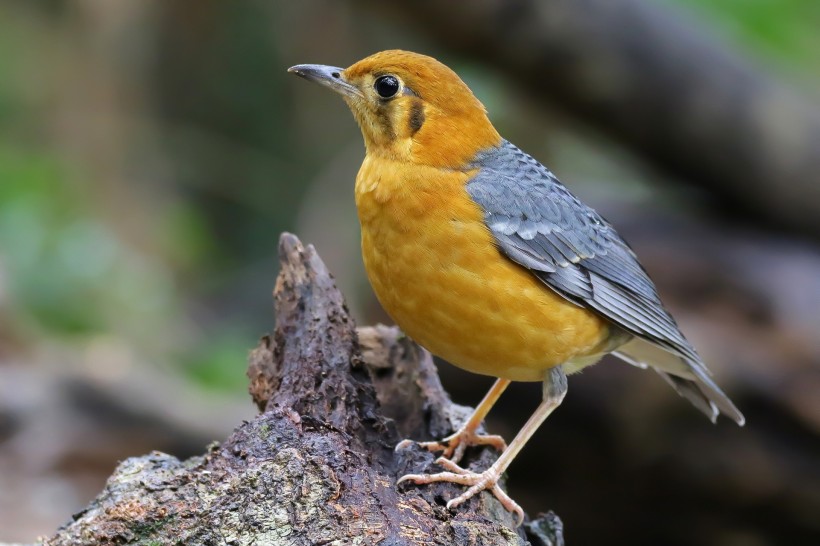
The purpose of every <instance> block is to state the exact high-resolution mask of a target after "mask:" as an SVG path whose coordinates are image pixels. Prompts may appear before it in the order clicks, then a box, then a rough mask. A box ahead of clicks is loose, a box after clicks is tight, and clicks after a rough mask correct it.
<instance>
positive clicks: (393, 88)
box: [373, 76, 399, 99]
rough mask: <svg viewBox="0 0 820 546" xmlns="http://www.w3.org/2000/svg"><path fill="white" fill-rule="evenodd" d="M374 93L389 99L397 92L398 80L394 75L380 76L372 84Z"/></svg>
mask: <svg viewBox="0 0 820 546" xmlns="http://www.w3.org/2000/svg"><path fill="white" fill-rule="evenodd" d="M373 87H375V88H376V93H378V94H379V96H380V97H382V98H383V99H389V98H390V97H392V96H393V95H395V94H396V93H398V92H399V80H398V79H396V77H395V76H382V77H380V78H378V79H377V80H376V83H374V84H373Z"/></svg>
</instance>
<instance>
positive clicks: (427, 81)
mask: <svg viewBox="0 0 820 546" xmlns="http://www.w3.org/2000/svg"><path fill="white" fill-rule="evenodd" d="M288 72H292V73H294V74H297V75H299V76H302V77H303V78H305V79H308V80H311V81H314V82H316V83H319V84H322V85H324V86H326V87H329V88H330V89H332V90H333V91H336V92H337V93H339V94H340V95H342V97H343V98H344V100H345V102H347V104H348V106H349V107H350V109H351V110H352V111H353V115H354V116H355V118H356V121H357V122H358V124H359V127H361V130H362V135H363V136H364V142H365V148H366V149H367V153H368V154H374V155H379V156H382V157H387V158H390V159H395V160H398V161H409V162H413V163H418V164H424V165H430V166H434V167H442V168H452V169H458V168H460V167H462V166H463V165H465V164H466V163H467V162H468V161H469V160H470V159H471V158H473V157H474V156H475V154H476V153H477V152H478V151H480V150H483V149H486V148H489V147H490V146H495V145H498V143H499V142H500V141H501V137H500V136H499V135H498V132H496V130H495V128H493V126H492V124H491V123H490V120H489V119H488V118H487V112H486V110H485V109H484V105H482V104H481V102H479V100H478V99H477V98H475V96H474V95H473V93H472V92H471V91H470V88H469V87H467V85H466V84H465V83H464V82H463V81H461V78H459V77H458V76H457V75H456V73H455V72H453V71H452V70H450V69H449V68H448V67H446V66H445V65H443V64H442V63H440V62H438V61H437V60H435V59H433V58H432V57H428V56H426V55H420V54H418V53H411V52H409V51H401V50H389V51H382V52H380V53H376V54H374V55H371V56H370V57H367V58H365V59H362V60H361V61H359V62H357V63H355V64H353V65H351V66H349V67H348V68H344V69H342V68H336V67H332V66H324V65H315V64H302V65H297V66H293V67H291V68H290V69H288Z"/></svg>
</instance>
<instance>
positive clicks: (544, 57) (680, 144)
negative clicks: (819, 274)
mask: <svg viewBox="0 0 820 546" xmlns="http://www.w3.org/2000/svg"><path fill="white" fill-rule="evenodd" d="M358 3H359V4H362V5H365V6H368V7H373V8H378V9H382V10H390V11H392V13H393V14H394V15H395V16H396V17H397V18H400V19H401V20H403V21H413V22H415V23H416V24H417V26H418V28H420V29H422V30H423V31H425V32H426V33H427V34H429V35H430V36H432V37H433V38H435V39H436V40H437V41H439V42H441V43H442V44H444V45H446V46H447V47H450V48H452V49H454V50H456V51H460V52H462V53H465V54H469V55H470V56H475V57H477V58H480V59H482V61H486V62H489V63H491V64H492V65H494V66H496V67H497V68H498V69H499V70H501V71H502V72H503V73H505V74H508V75H509V76H510V77H512V78H513V79H515V80H516V81H518V82H519V83H521V84H522V85H524V86H526V88H527V89H528V90H529V91H530V92H531V93H532V94H533V95H538V96H541V97H543V98H544V99H549V100H551V101H555V102H556V103H557V104H558V105H560V106H561V107H562V108H565V109H566V110H568V111H569V112H572V113H573V114H574V115H576V116H578V117H579V118H581V119H583V120H586V121H587V122H589V123H591V124H592V125H594V126H596V127H599V128H601V129H603V130H605V131H606V132H607V133H609V134H610V135H612V136H613V137H614V138H616V139H617V140H619V141H621V142H623V143H624V144H626V145H628V146H630V147H631V148H632V149H634V150H635V151H636V152H637V153H638V154H639V155H641V156H642V157H643V158H644V159H646V160H647V161H649V162H650V163H652V164H654V165H657V166H659V167H662V168H663V169H665V170H667V171H668V172H670V173H671V174H673V175H676V176H678V177H680V178H682V179H684V180H685V181H686V182H687V183H691V184H694V185H697V186H700V187H702V188H703V189H705V190H707V191H708V192H709V193H710V194H712V195H713V196H714V197H716V198H718V199H719V201H720V208H719V209H718V213H719V214H736V213H738V214H741V215H742V216H745V218H746V221H747V222H749V223H751V224H754V225H757V224H759V223H760V222H761V221H763V222H767V223H771V224H773V225H775V226H778V227H781V228H788V229H792V230H797V231H799V232H801V233H803V234H805V235H807V236H810V237H812V238H814V239H820V109H818V108H817V107H816V105H812V104H810V103H808V102H806V101H805V100H802V99H801V98H800V97H798V96H797V95H796V94H795V93H793V92H792V91H790V90H789V89H787V88H786V87H785V86H783V85H781V84H780V83H779V82H777V81H775V80H773V79H772V78H771V77H770V76H769V75H767V74H765V73H764V72H763V71H762V70H760V69H759V68H757V67H755V66H754V65H753V63H751V62H750V61H748V60H747V59H744V58H742V57H741V56H739V55H737V54H733V53H731V52H730V51H729V50H727V49H726V47H725V46H724V45H723V44H719V43H718V42H717V41H716V40H715V39H713V38H711V37H710V36H708V35H705V33H704V32H701V31H700V30H699V29H696V28H695V20H694V19H690V18H689V17H686V16H685V14H684V13H681V12H675V11H674V10H671V9H667V8H664V7H661V6H658V5H656V4H654V3H651V2H647V1H644V0H617V1H613V0H584V1H577V0H545V1H538V0H479V1H476V2H439V1H436V0H421V1H412V2H411V1H407V0H403V1H402V0H394V1H385V0H378V1H374V0H358Z"/></svg>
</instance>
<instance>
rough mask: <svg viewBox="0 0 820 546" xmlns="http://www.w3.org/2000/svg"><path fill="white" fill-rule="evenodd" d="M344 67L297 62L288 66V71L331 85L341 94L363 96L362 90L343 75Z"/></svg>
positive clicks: (331, 87) (330, 86)
mask: <svg viewBox="0 0 820 546" xmlns="http://www.w3.org/2000/svg"><path fill="white" fill-rule="evenodd" d="M342 71H344V68H339V67H336V66H325V65H323V64H297V65H296V66H291V67H290V68H288V72H290V73H291V74H296V75H297V76H301V77H302V78H305V79H306V80H310V81H312V82H316V83H318V84H321V85H324V86H325V87H329V88H330V89H332V90H333V91H336V92H337V93H339V94H341V95H347V96H350V97H361V96H362V92H361V91H359V89H358V88H357V87H355V86H353V85H351V84H350V83H348V82H347V81H345V79H344V77H343V76H342Z"/></svg>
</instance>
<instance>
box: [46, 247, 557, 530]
mask: <svg viewBox="0 0 820 546" xmlns="http://www.w3.org/2000/svg"><path fill="white" fill-rule="evenodd" d="M279 253H280V260H281V272H280V274H279V278H278V280H277V282H276V288H275V291H274V298H275V306H276V329H275V330H274V333H273V335H272V336H266V337H265V338H263V339H262V341H261V343H260V344H259V346H258V347H257V348H256V349H255V350H254V351H253V352H252V353H251V355H250V363H249V368H248V375H249V377H250V393H251V396H252V397H253V400H254V402H255V403H256V405H257V406H258V407H259V409H260V411H261V412H262V413H261V414H260V415H258V416H257V417H256V418H255V419H253V420H251V421H249V422H246V423H243V424H242V425H240V426H239V427H237V428H236V430H235V431H234V432H233V434H232V435H231V436H230V437H229V438H228V439H227V440H226V441H225V442H224V443H222V444H221V445H214V446H213V447H211V448H210V449H209V450H208V452H207V453H206V454H204V455H202V456H199V457H194V458H192V459H189V460H186V461H180V460H178V459H176V458H175V457H172V456H170V455H166V454H164V453H159V452H154V453H152V454H150V455H147V456H143V457H136V458H132V459H128V460H126V461H124V462H123V463H121V464H120V465H119V467H118V468H117V469H116V471H115V472H114V474H113V475H112V476H111V477H110V478H109V480H108V483H107V484H106V486H105V489H104V490H103V492H102V493H101V494H100V495H99V496H98V497H97V498H96V499H95V500H94V501H93V502H92V503H91V505H89V506H88V507H87V508H86V509H84V510H83V511H82V512H80V513H78V514H75V515H74V516H73V517H72V521H71V522H70V523H68V524H66V525H65V526H64V527H63V528H61V529H60V530H59V531H58V532H57V533H56V534H55V535H54V536H53V537H50V538H47V539H42V540H41V542H40V544H43V545H49V546H59V545H72V546H74V545H82V544H88V545H91V544H94V545H99V544H103V545H105V544H125V543H128V544H130V543H135V544H151V545H161V544H162V545H164V544H205V545H210V544H214V545H216V544H236V545H245V544H248V545H250V544H283V545H284V544H287V545H302V544H304V545H316V544H334V545H347V544H361V545H370V544H381V545H416V544H442V545H443V544H447V545H452V544H455V545H460V544H464V545H467V544H470V545H475V544H479V545H501V544H505V545H526V544H532V545H538V546H546V545H551V546H558V545H561V544H563V537H562V528H561V522H560V520H558V518H557V517H556V516H555V515H554V514H552V513H550V514H547V515H542V516H540V517H539V518H538V519H535V520H534V521H531V520H528V521H527V522H526V523H525V525H524V526H522V527H521V528H515V526H514V517H513V516H512V515H511V514H510V513H508V512H507V511H506V510H504V508H503V507H502V506H501V505H500V504H499V503H498V502H497V501H496V499H495V498H494V497H492V496H491V495H490V494H489V493H486V492H485V493H482V494H481V495H479V496H477V497H476V498H474V499H472V500H470V501H469V502H467V503H466V504H465V505H463V506H462V507H460V508H459V509H458V510H456V511H452V512H451V511H449V510H447V509H446V508H445V507H444V504H445V503H446V499H449V498H452V497H453V496H456V495H458V494H459V492H460V491H461V490H462V488H460V487H459V486H455V485H452V484H435V485H432V486H422V487H419V486H415V485H411V486H402V487H397V486H396V479H397V478H398V477H399V476H401V475H402V474H405V473H408V472H425V471H435V469H436V467H435V465H434V464H433V459H434V456H433V455H432V454H431V453H428V452H427V451H425V450H423V449H420V448H418V447H416V446H414V447H412V448H409V449H407V450H403V451H401V452H398V453H396V452H394V449H393V447H394V446H395V445H396V443H397V442H398V440H399V439H400V438H403V437H411V438H413V439H419V440H425V439H432V438H440V437H442V436H444V435H446V434H448V433H450V432H452V430H453V429H454V427H455V426H456V425H457V424H459V422H460V421H461V420H463V419H464V418H465V417H466V415H467V413H468V408H464V407H460V406H456V405H454V404H453V403H452V402H451V401H450V399H449V397H448V395H447V393H446V392H444V390H443V388H442V386H441V383H440V382H439V380H438V375H437V373H436V369H435V367H434V365H433V362H432V359H431V358H430V355H429V354H428V353H427V352H426V351H424V350H423V349H421V348H420V347H418V346H417V345H415V344H414V343H413V342H412V341H410V340H409V339H408V338H406V337H403V336H402V335H401V333H400V332H399V331H398V330H396V329H395V328H388V327H385V326H376V327H372V328H361V329H359V330H358V332H357V330H356V328H355V326H354V324H353V321H352V319H351V318H350V316H349V314H348V312H347V309H346V308H345V304H344V301H343V298H342V295H341V293H340V292H339V291H338V290H337V289H336V286H335V284H334V281H333V279H332V277H331V276H330V274H329V273H328V271H327V269H326V267H325V265H324V264H323V263H322V261H321V259H320V258H319V256H318V255H317V254H316V252H315V250H314V249H313V247H311V246H308V247H303V246H302V245H301V243H300V242H299V241H298V239H297V238H296V237H294V236H293V235H289V234H285V235H283V236H282V238H281V240H280V246H279ZM471 455H473V456H474V457H472V458H471V459H469V461H470V462H471V465H470V466H471V467H482V468H483V467H485V466H487V465H489V464H491V461H492V460H493V458H494V457H495V454H494V453H493V452H492V451H491V450H489V449H483V448H482V449H478V450H475V451H474V452H473V453H471Z"/></svg>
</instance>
